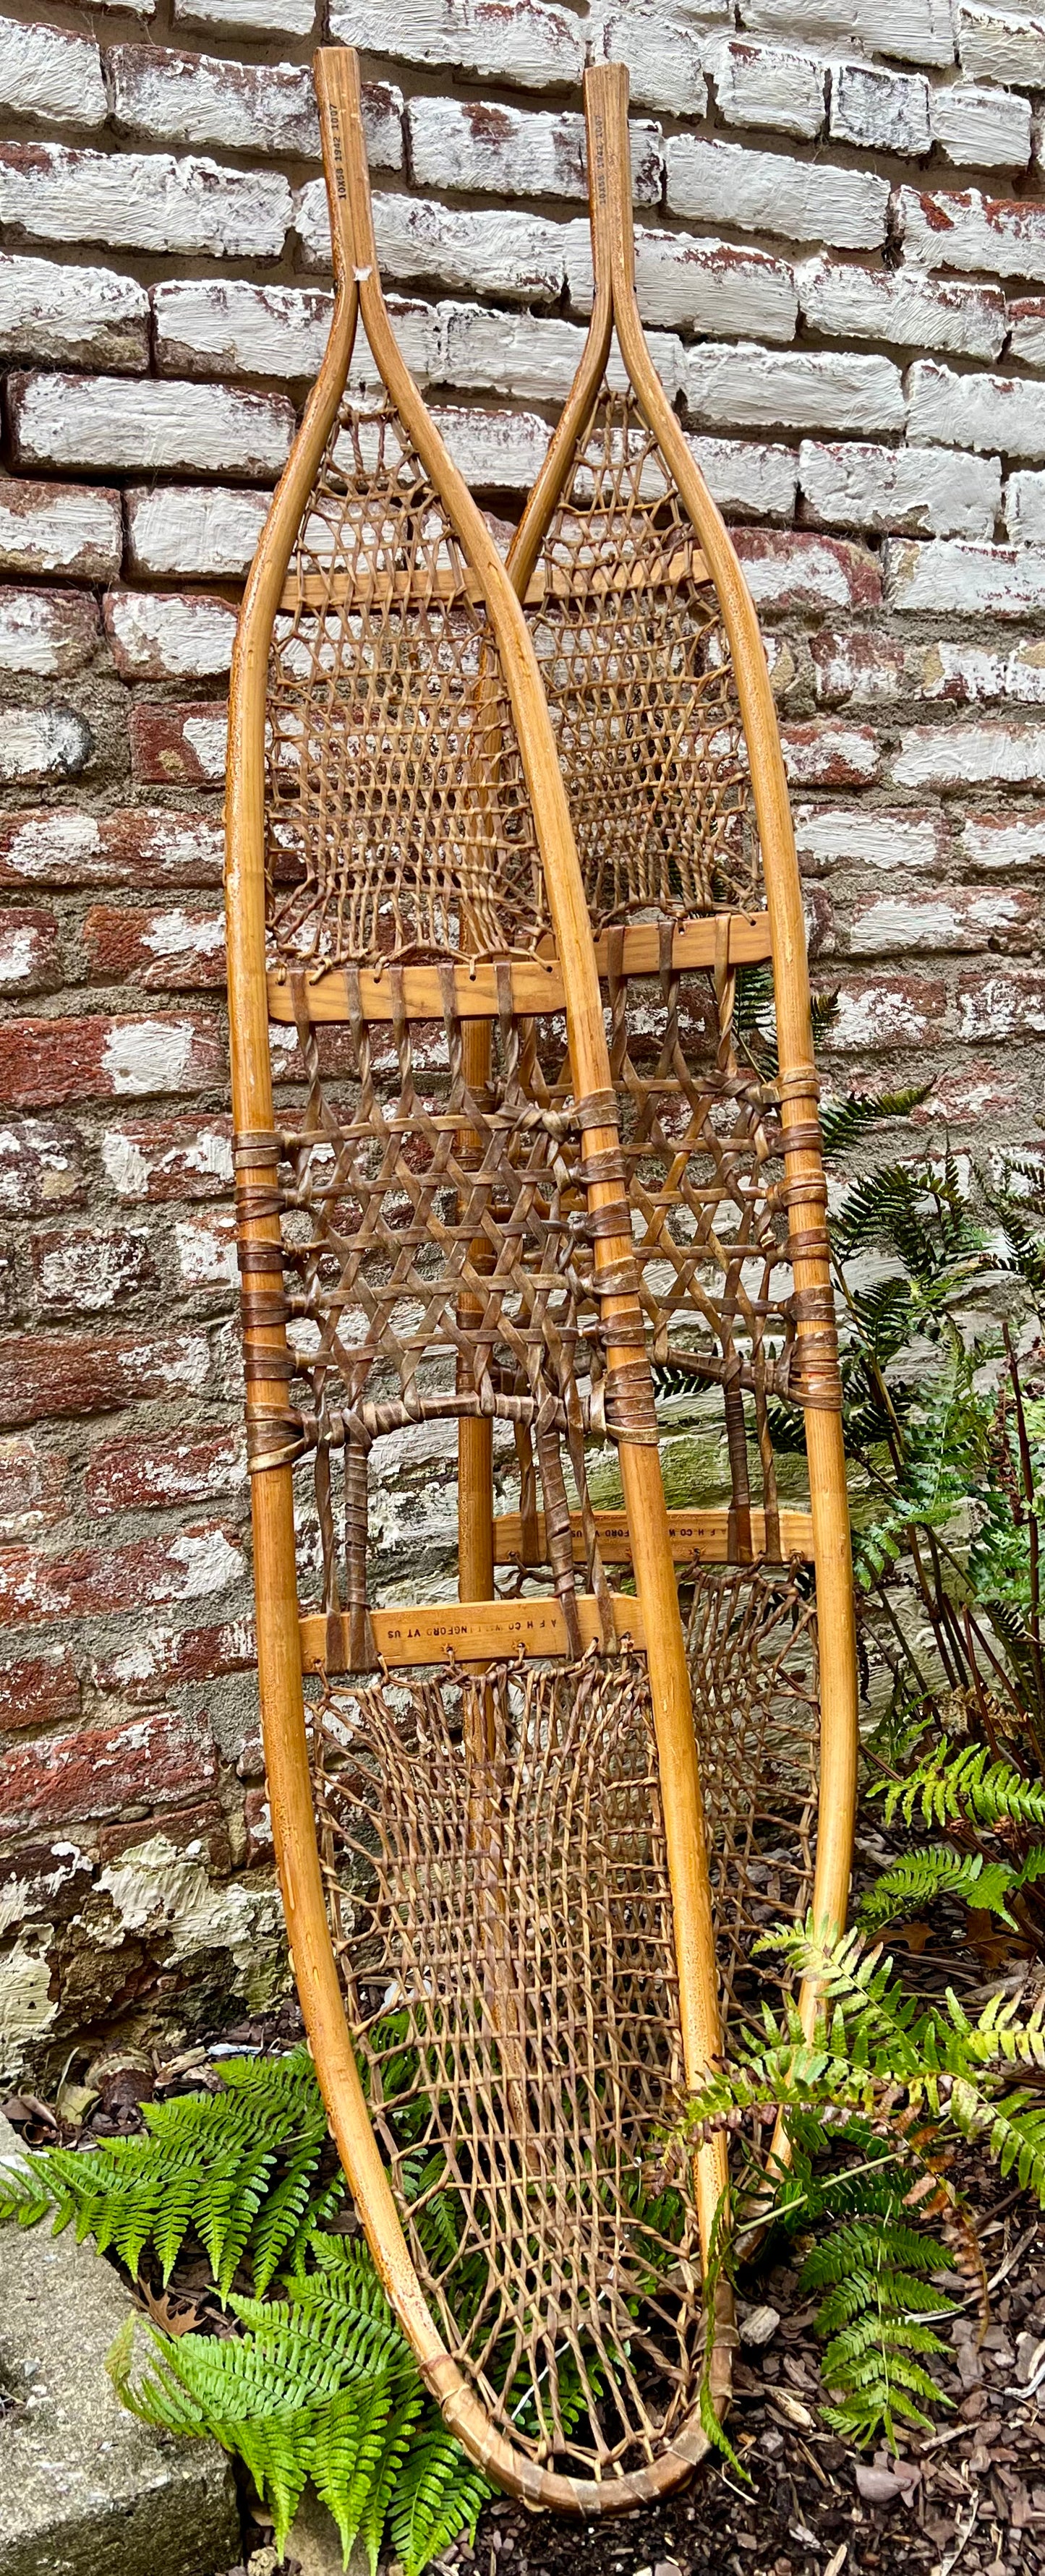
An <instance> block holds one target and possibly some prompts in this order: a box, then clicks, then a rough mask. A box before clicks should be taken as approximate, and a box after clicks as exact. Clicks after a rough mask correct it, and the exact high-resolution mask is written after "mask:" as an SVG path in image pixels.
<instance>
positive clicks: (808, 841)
mask: <svg viewBox="0 0 1045 2576" xmlns="http://www.w3.org/2000/svg"><path fill="white" fill-rule="evenodd" d="M795 841H796V844H797V848H798V854H799V858H800V859H801V862H802V865H803V867H804V868H809V869H812V870H813V871H814V872H815V873H816V874H817V875H818V876H819V875H822V874H827V873H829V872H830V870H831V869H832V868H844V867H852V868H855V869H857V871H858V872H860V873H861V874H862V872H863V870H864V869H865V868H878V869H880V870H881V872H882V874H883V875H888V876H900V877H905V876H908V875H910V876H915V875H919V876H921V875H924V874H925V873H926V872H927V871H928V872H929V873H933V872H934V871H935V870H937V869H938V868H939V867H940V865H941V863H942V862H943V861H945V859H946V855H947V850H948V846H949V843H948V834H947V827H946V824H945V822H944V820H943V818H942V816H941V815H939V814H905V813H903V812H901V813H898V814H897V813H891V814H883V813H869V812H867V811H863V812H861V811H860V810H858V809H856V808H854V807H853V806H850V805H843V806H839V807H831V806H827V805H800V806H799V807H798V810H797V812H796V815H795Z"/></svg>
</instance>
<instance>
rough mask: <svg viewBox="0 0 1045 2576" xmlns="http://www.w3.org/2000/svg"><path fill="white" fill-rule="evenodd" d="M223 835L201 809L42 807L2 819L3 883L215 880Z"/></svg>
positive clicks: (0, 854) (205, 883)
mask: <svg viewBox="0 0 1045 2576" xmlns="http://www.w3.org/2000/svg"><path fill="white" fill-rule="evenodd" d="M221 870H222V835H221V831H220V828H219V827H218V825H217V824H216V823H215V822H214V821H213V820H212V819H211V818H210V817H209V816H206V815H200V814H178V813H171V812H168V811H167V810H166V809H164V808H160V807H158V806H153V807H149V806H139V807H137V808H136V809H134V810H133V811H130V810H127V809H124V810H123V811H118V812H116V813H112V814H86V813H84V812H83V811H82V809H81V808H80V807H77V806H72V805H66V806H57V807H55V806H44V807H37V808H35V809H33V808H31V809H29V810H28V811H25V812H22V813H19V814H8V815H5V816H3V817H2V818H0V886H29V885H53V886H67V885H68V886H93V885H97V886H117V885H126V886H133V887H134V888H135V891H136V892H141V890H142V889H143V888H144V887H145V886H186V887H196V886H220V884H221Z"/></svg>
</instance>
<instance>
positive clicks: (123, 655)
mask: <svg viewBox="0 0 1045 2576" xmlns="http://www.w3.org/2000/svg"><path fill="white" fill-rule="evenodd" d="M105 626H106V632H107V634H108V635H109V637H110V640H111V643H112V648H113V657H114V660H115V663H116V668H117V670H118V671H119V673H120V676H121V678H122V679H125V680H208V679H214V678H216V677H217V676H218V675H219V673H221V672H223V671H227V670H228V668H229V664H230V662H231V660H232V646H233V641H234V638H235V633H236V611H235V609H234V608H230V606H229V604H228V601H227V600H224V599H211V598H208V597H207V595H206V594H205V593H201V594H199V595H197V596H196V597H193V595H192V593H191V592H186V591H181V592H178V591H153V592H149V591H147V590H123V591H120V590H117V591H110V592H109V595H108V598H107V599H106V602H105Z"/></svg>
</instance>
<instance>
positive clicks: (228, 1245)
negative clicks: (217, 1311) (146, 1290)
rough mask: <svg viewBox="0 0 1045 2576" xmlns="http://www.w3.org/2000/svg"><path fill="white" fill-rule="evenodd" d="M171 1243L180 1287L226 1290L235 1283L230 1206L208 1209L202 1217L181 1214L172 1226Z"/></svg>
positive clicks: (235, 1284) (233, 1227) (231, 1212)
mask: <svg viewBox="0 0 1045 2576" xmlns="http://www.w3.org/2000/svg"><path fill="white" fill-rule="evenodd" d="M174 1244H175V1250H176V1252H177V1255H178V1275H179V1278H180V1281H181V1285H182V1287H183V1288H187V1289H190V1290H193V1289H200V1290H206V1289H210V1288H218V1289H221V1290H223V1291H228V1290H229V1289H230V1288H236V1287H237V1286H238V1284H239V1278H238V1272H237V1267H236V1219H235V1216H234V1214H233V1211H232V1209H231V1208H211V1209H208V1211H207V1214H206V1215H205V1216H186V1217H180V1218H179V1220H178V1223H177V1225H176V1226H175V1228H174Z"/></svg>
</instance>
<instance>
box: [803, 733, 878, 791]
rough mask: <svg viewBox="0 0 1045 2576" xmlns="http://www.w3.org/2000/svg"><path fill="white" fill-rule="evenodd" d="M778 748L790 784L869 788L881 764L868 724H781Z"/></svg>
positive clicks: (875, 739) (874, 739) (876, 743)
mask: <svg viewBox="0 0 1045 2576" xmlns="http://www.w3.org/2000/svg"><path fill="white" fill-rule="evenodd" d="M780 748H781V751H782V752H783V755H784V769H785V772H786V775H787V777H788V778H789V779H790V781H791V784H792V786H793V787H836V788H837V787H873V786H874V783H875V780H876V778H877V777H878V773H879V771H880V769H881V766H882V752H881V745H880V743H879V741H878V737H877V735H876V734H875V733H873V732H872V730H871V727H870V725H853V724H850V725H844V724H822V723H820V724H797V725H795V724H792V725H785V726H784V727H783V729H782V731H781V736H780Z"/></svg>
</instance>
